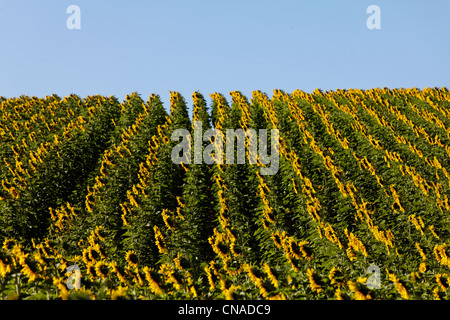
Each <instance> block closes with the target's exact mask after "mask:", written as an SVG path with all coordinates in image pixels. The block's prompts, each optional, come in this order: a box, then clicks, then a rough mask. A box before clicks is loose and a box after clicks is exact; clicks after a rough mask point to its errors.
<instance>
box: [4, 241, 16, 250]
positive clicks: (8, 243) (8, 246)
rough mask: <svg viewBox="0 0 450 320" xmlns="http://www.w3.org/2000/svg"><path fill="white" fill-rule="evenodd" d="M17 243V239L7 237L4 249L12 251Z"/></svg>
mask: <svg viewBox="0 0 450 320" xmlns="http://www.w3.org/2000/svg"><path fill="white" fill-rule="evenodd" d="M15 245H16V241H15V240H13V239H5V241H3V249H5V250H6V251H11V250H12V249H13V248H14V246H15Z"/></svg>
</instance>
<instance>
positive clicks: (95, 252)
mask: <svg viewBox="0 0 450 320" xmlns="http://www.w3.org/2000/svg"><path fill="white" fill-rule="evenodd" d="M88 250H89V258H91V260H92V261H93V262H95V261H97V260H98V259H99V258H100V257H101V252H100V248H99V246H98V245H95V246H94V247H89V249H88Z"/></svg>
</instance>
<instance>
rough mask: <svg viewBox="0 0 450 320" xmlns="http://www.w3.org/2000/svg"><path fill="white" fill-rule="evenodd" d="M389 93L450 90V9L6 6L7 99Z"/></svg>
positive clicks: (194, 1)
mask: <svg viewBox="0 0 450 320" xmlns="http://www.w3.org/2000/svg"><path fill="white" fill-rule="evenodd" d="M71 4H75V5H78V6H79V7H80V9H81V29H80V30H69V29H68V28H67V27H66V20H67V18H68V17H69V16H70V15H69V14H67V13H66V9H67V7H68V6H69V5H71ZM372 4H375V5H378V6H379V7H380V9H381V29H380V30H369V29H368V28H367V27H366V20H367V18H368V17H369V16H370V15H369V14H367V13H366V9H367V7H368V6H369V5H372ZM385 86H386V87H390V88H394V87H418V88H424V87H434V86H438V87H442V86H445V87H448V86H450V0H442V1H439V0H430V1H418V0H395V1H394V0H389V1H387V0H386V1H384V0H371V1H365V0H353V1H335V0H333V1H331V0H330V1H323V0H316V1H312V0H311V1H299V0H292V1H288V0H280V1H264V0H241V1H238V0H221V1H214V0H203V1H200V0H189V1H181V0H180V1H170V0H165V1H162V0H158V1H144V0H142V1H138V0H129V1H100V0H91V1H87V0H86V1H85V0H70V1H65V0H40V1H36V0H29V1H25V0H0V95H1V96H5V97H14V96H19V95H21V94H25V95H36V96H41V97H43V96H45V95H51V94H52V93H56V94H58V95H60V96H65V95H68V94H70V93H76V94H78V95H80V96H82V97H85V96H87V95H92V94H103V95H108V96H109V95H115V96H116V97H118V98H119V99H123V98H124V97H125V95H126V94H128V93H131V92H133V91H136V92H138V93H140V94H141V96H142V97H143V98H144V99H145V100H147V98H148V96H149V95H150V94H151V93H157V94H159V95H160V96H161V97H162V99H163V101H164V103H165V105H166V106H168V104H169V90H171V91H179V92H180V93H181V94H182V95H183V96H184V97H185V98H186V100H187V101H188V103H189V104H191V102H192V100H191V94H192V92H193V91H194V90H199V91H200V92H201V93H202V94H204V95H205V96H206V97H207V98H208V99H209V94H210V93H213V92H220V93H223V94H224V95H225V96H226V97H227V98H229V95H228V93H229V92H230V91H233V90H240V91H242V92H243V93H244V94H246V95H248V96H249V97H250V95H251V91H252V90H261V91H263V92H266V93H268V95H269V96H271V95H272V91H273V89H283V90H285V91H287V92H292V91H293V90H295V89H301V90H304V91H308V92H311V91H312V90H314V89H315V88H321V89H323V90H335V89H337V88H361V89H367V88H371V87H385Z"/></svg>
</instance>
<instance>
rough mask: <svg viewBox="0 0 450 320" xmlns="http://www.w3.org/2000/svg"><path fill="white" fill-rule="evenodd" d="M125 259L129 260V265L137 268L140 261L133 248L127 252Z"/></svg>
mask: <svg viewBox="0 0 450 320" xmlns="http://www.w3.org/2000/svg"><path fill="white" fill-rule="evenodd" d="M125 260H127V262H128V265H129V266H130V267H132V268H136V267H137V265H138V262H139V258H138V256H137V255H136V252H134V251H133V250H130V251H128V252H127V254H126V256H125Z"/></svg>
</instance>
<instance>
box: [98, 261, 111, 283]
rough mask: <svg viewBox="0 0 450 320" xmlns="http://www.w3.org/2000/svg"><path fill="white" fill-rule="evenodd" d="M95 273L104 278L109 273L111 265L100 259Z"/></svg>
mask: <svg viewBox="0 0 450 320" xmlns="http://www.w3.org/2000/svg"><path fill="white" fill-rule="evenodd" d="M95 273H96V274H97V276H98V277H100V278H102V279H104V278H105V277H106V276H108V275H109V266H108V265H107V264H106V263H105V262H103V261H98V262H97V263H96V264H95Z"/></svg>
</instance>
